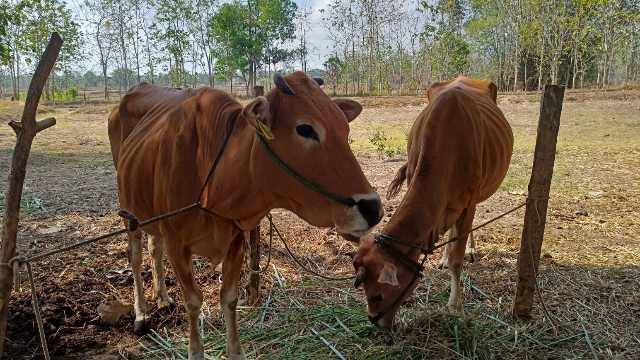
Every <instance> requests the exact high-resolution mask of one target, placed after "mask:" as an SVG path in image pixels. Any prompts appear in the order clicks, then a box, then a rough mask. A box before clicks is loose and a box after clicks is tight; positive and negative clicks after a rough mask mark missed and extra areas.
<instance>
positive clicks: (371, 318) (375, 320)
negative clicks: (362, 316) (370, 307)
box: [367, 316, 380, 326]
mask: <svg viewBox="0 0 640 360" xmlns="http://www.w3.org/2000/svg"><path fill="white" fill-rule="evenodd" d="M367 317H368V318H369V321H371V323H372V324H373V325H375V326H380V325H378V319H376V318H374V317H373V316H367Z"/></svg>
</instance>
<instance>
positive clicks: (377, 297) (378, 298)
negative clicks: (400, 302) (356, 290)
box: [369, 294, 382, 301]
mask: <svg viewBox="0 0 640 360" xmlns="http://www.w3.org/2000/svg"><path fill="white" fill-rule="evenodd" d="M369 300H371V301H382V294H378V295H376V296H374V297H372V298H370V299H369Z"/></svg>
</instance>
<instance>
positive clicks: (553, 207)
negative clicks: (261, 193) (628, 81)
mask: <svg viewBox="0 0 640 360" xmlns="http://www.w3.org/2000/svg"><path fill="white" fill-rule="evenodd" d="M538 96H539V95H535V94H523V95H501V96H500V98H501V101H500V103H501V107H502V108H503V111H504V112H505V114H506V116H507V118H508V119H509V121H510V122H511V124H512V126H513V128H514V133H516V135H517V136H516V139H523V140H522V141H523V142H522V144H523V145H522V146H521V147H520V148H519V147H518V146H519V145H518V143H517V144H516V151H515V153H514V160H513V162H512V169H511V173H512V174H513V176H514V177H515V178H516V179H517V181H515V182H514V183H513V184H512V185H510V186H509V188H503V189H501V190H499V191H498V193H496V195H495V196H494V197H492V198H491V199H490V200H488V201H487V202H485V203H484V204H482V205H480V207H479V209H478V215H477V218H476V221H475V223H476V224H479V223H480V222H482V221H484V220H488V219H490V218H492V217H494V216H496V215H498V214H499V213H501V212H503V211H505V210H508V209H510V208H512V207H515V206H516V205H518V204H520V203H521V202H522V201H523V200H524V198H525V196H526V195H525V194H526V183H527V182H528V175H527V174H528V172H529V171H530V167H531V159H532V155H531V151H532V150H531V149H530V146H529V145H527V144H530V143H531V139H532V138H533V139H535V125H536V119H537V106H538V104H537V103H536V101H537V100H533V101H530V98H537V97H538ZM566 99H567V102H566V103H565V108H564V114H563V125H562V126H563V128H562V129H561V134H560V142H561V143H562V144H559V150H558V158H557V161H556V176H555V177H554V185H553V188H552V195H551V200H550V202H549V216H548V219H547V230H546V237H545V244H544V247H543V257H542V261H541V272H540V275H539V279H538V280H539V284H540V287H541V291H542V293H543V297H544V299H545V302H546V306H547V307H548V308H549V310H550V312H551V314H552V315H553V316H555V317H557V318H559V319H564V320H567V319H578V320H584V321H585V323H586V326H587V329H589V330H591V329H594V328H598V327H607V329H609V330H607V331H608V335H606V342H607V343H610V344H612V345H610V348H609V351H611V352H612V354H614V356H613V357H621V358H624V357H626V356H625V355H624V354H629V352H628V351H629V349H636V350H640V340H638V334H640V327H639V325H638V323H637V318H638V317H639V316H640V305H639V304H640V298H639V297H638V294H640V282H638V280H637V274H638V268H639V266H640V252H639V251H638V249H639V248H640V247H639V245H640V225H638V223H637V221H636V219H637V218H638V216H640V208H639V207H638V205H637V204H638V203H639V201H640V187H639V184H640V171H638V169H639V168H640V122H639V118H638V114H639V113H640V112H639V111H638V110H640V100H638V99H640V92H638V91H635V92H633V91H622V90H621V91H611V92H606V93H605V92H569V93H568V94H567V96H566ZM358 100H359V101H360V102H361V103H362V104H363V105H364V107H365V109H367V110H365V112H364V113H363V115H362V116H363V117H367V116H371V117H374V116H375V112H376V111H378V110H377V109H372V110H368V109H369V108H396V109H397V108H405V111H406V114H404V115H407V114H409V113H411V114H413V113H415V114H416V115H417V113H419V111H420V110H421V109H422V107H423V106H424V105H425V104H426V99H424V98H420V97H380V98H378V97H364V98H359V99H358ZM17 104H18V102H11V103H10V102H0V114H2V115H3V118H11V119H16V120H17V119H19V116H20V108H19V107H18V106H17ZM50 106H55V109H54V108H53V107H49V108H48V109H47V110H46V114H42V115H41V116H42V117H43V118H44V117H48V116H55V117H56V118H58V125H56V127H54V128H52V129H49V130H47V131H44V132H43V133H41V134H39V135H38V137H37V138H36V142H35V143H34V150H33V152H32V154H31V156H30V159H29V167H28V170H27V180H26V182H25V191H24V198H25V201H24V203H23V207H24V210H23V216H22V218H21V222H20V228H19V238H18V252H19V254H20V255H22V256H32V255H36V254H40V253H43V252H46V251H50V250H52V249H57V248H60V247H63V246H67V245H71V244H74V243H75V242H77V241H81V240H85V239H88V238H91V237H94V236H97V235H101V234H104V233H107V232H110V231H113V230H117V229H120V228H121V227H122V223H121V220H120V219H119V218H118V217H117V216H116V215H115V214H116V212H117V210H118V201H117V192H116V182H115V172H114V169H113V166H112V164H111V156H110V154H109V149H108V140H107V137H106V118H107V115H108V113H109V111H110V110H111V107H112V106H113V104H111V105H109V104H107V105H97V104H91V105H90V106H87V107H81V108H75V106H77V105H76V104H73V107H69V106H66V107H64V108H63V107H62V106H59V105H50ZM381 110H382V109H381ZM411 116H413V118H415V115H411ZM518 136H520V137H518ZM583 137H584V139H583V140H581V139H582V138H583ZM13 146H14V136H13V134H12V132H11V129H9V128H8V127H5V128H2V129H0V148H1V149H2V150H1V151H0V169H2V170H1V171H2V172H3V173H4V177H5V178H6V175H7V174H8V169H9V166H10V162H11V152H12V149H13ZM358 159H359V161H360V163H361V164H362V167H363V169H364V172H365V174H366V175H367V177H368V179H369V180H370V181H371V183H372V184H373V185H374V186H375V187H377V189H378V191H379V192H380V193H384V191H385V189H386V186H387V184H389V182H390V180H391V179H392V177H393V175H394V174H395V171H396V169H397V168H398V167H399V166H400V165H401V164H402V161H403V159H401V158H395V159H391V160H380V159H379V157H378V155H376V154H358ZM5 186H6V185H5ZM401 195H402V194H401ZM401 197H402V196H398V197H397V198H395V199H393V200H390V201H385V210H386V214H387V215H386V217H385V219H384V220H383V222H382V223H381V225H379V228H381V227H382V226H384V224H385V223H386V222H387V221H388V218H389V216H391V215H392V214H393V211H394V209H395V208H396V207H397V206H398V205H399V203H400V199H401ZM2 201H4V197H2ZM581 210H586V211H587V213H588V216H583V215H579V214H577V213H578V212H579V211H581ZM273 214H274V218H275V221H276V223H277V225H278V227H279V229H280V231H281V232H283V235H284V236H285V238H286V239H289V241H290V242H291V248H292V250H293V251H294V252H295V253H296V254H300V256H301V257H302V258H303V259H304V261H305V263H307V264H309V266H311V267H312V268H314V269H315V270H319V271H321V272H323V273H326V274H328V275H340V274H347V273H350V272H351V271H352V270H351V267H350V264H349V261H348V259H346V258H345V257H344V256H343V255H342V254H343V253H344V252H345V251H348V250H351V249H353V245H352V244H351V243H348V242H346V241H344V240H343V239H341V238H340V237H339V236H338V235H337V234H336V233H335V231H333V230H332V229H317V228H313V227H311V226H309V225H307V224H306V223H304V222H303V221H301V220H299V219H297V218H296V217H295V216H294V215H292V214H290V213H288V212H286V211H282V210H275V211H274V212H273ZM523 214H524V212H523V210H519V211H518V212H516V213H514V214H511V215H509V216H507V217H506V218H504V219H503V220H500V221H499V222H497V223H494V224H492V225H490V226H489V227H487V228H484V229H481V230H480V231H478V232H477V234H476V238H477V241H478V250H479V252H480V253H481V259H480V260H479V261H478V262H477V263H476V264H474V265H473V266H471V268H470V269H471V270H472V271H473V278H474V282H475V285H476V286H477V287H479V288H480V289H482V290H483V291H484V292H485V293H487V294H488V295H489V296H490V297H491V299H492V300H491V301H494V302H495V303H499V304H502V305H501V306H503V307H504V311H505V313H508V312H509V311H510V306H511V303H512V299H513V293H514V288H515V264H516V261H517V255H518V250H519V238H520V235H521V231H522V230H521V229H522V218H523ZM266 231H267V226H266V222H263V226H262V232H263V239H264V238H267V234H266ZM261 250H262V252H263V254H266V251H267V244H266V243H265V241H264V240H263V243H262V249H261ZM439 256H440V254H436V255H435V256H433V257H431V258H430V259H429V261H428V263H429V264H427V267H429V266H428V265H431V268H433V267H434V266H435V264H436V263H437V261H438V260H439ZM145 259H146V257H145ZM145 261H146V260H145ZM264 261H266V258H264V257H263V262H264ZM272 262H273V264H274V265H275V266H276V268H277V269H278V272H279V275H280V276H281V277H282V278H284V279H289V280H290V281H295V280H300V279H311V278H313V277H311V276H310V275H308V274H306V273H304V272H302V271H301V270H300V269H299V268H298V267H297V266H296V265H295V263H294V262H293V261H292V260H291V259H290V258H289V256H288V255H287V254H286V252H285V250H284V248H283V247H282V246H281V244H278V243H275V242H274V249H273V260H272ZM145 264H146V262H145ZM165 265H166V266H167V267H168V266H169V264H168V262H167V261H166V260H165ZM33 267H34V269H33V270H34V275H35V279H36V289H37V295H38V298H39V304H40V306H41V311H42V316H43V318H44V321H45V332H46V336H47V342H48V347H49V350H50V352H51V354H52V355H53V357H54V358H58V359H85V358H97V359H117V358H120V356H121V355H120V354H122V356H123V357H124V356H128V357H130V356H132V355H135V354H138V353H140V352H141V351H143V350H142V348H141V347H140V345H139V342H140V341H143V342H148V340H145V339H142V338H140V337H138V336H135V335H134V334H133V327H132V324H133V314H132V313H129V314H126V315H125V316H123V317H121V318H120V320H119V321H118V322H117V323H116V324H115V325H113V326H108V325H105V324H102V323H100V321H99V320H98V318H97V313H96V308H97V306H98V305H99V304H101V303H109V302H111V301H113V300H115V299H122V300H124V301H126V302H129V303H132V302H133V294H132V286H131V284H132V277H131V272H130V271H129V270H128V269H129V267H128V264H127V260H126V253H125V238H124V236H118V237H114V238H110V239H107V240H103V241H101V242H97V243H94V244H93V245H90V246H84V247H82V248H79V249H76V250H73V251H70V252H66V253H62V254H58V255H55V256H52V257H50V258H47V259H44V260H42V261H40V262H37V263H35V264H34V265H33ZM143 269H144V270H143V277H144V279H145V288H146V289H147V290H148V292H147V295H148V296H147V299H151V296H150V295H151V294H150V286H151V273H150V271H149V267H148V265H144V266H143ZM195 269H196V270H195V272H196V273H197V274H198V275H197V279H198V283H199V284H200V286H201V287H202V288H203V290H204V293H205V305H204V306H203V310H204V312H205V314H207V324H208V326H213V327H217V328H218V329H221V328H222V327H223V326H224V325H223V321H222V317H221V314H220V311H219V305H218V302H217V288H218V285H219V272H218V271H217V270H216V269H215V267H214V266H212V265H211V264H210V263H209V262H208V261H206V260H203V259H200V258H197V259H196V260H195ZM433 271H435V270H433ZM247 278H248V274H247V273H246V272H245V273H243V278H242V284H244V283H245V282H246V279H247ZM262 280H263V284H264V285H263V289H266V288H268V287H269V286H271V284H273V283H274V282H276V281H277V279H276V278H275V276H274V275H273V273H269V274H267V275H265V276H263V279H262ZM167 286H168V290H169V293H170V295H171V296H172V297H173V299H175V300H176V301H177V303H178V307H177V309H176V310H174V311H173V312H172V313H171V314H164V313H159V312H157V309H156V306H155V304H154V303H153V302H151V301H150V302H149V305H150V310H151V314H152V317H153V320H154V323H155V328H156V329H166V330H167V331H168V332H169V333H172V334H177V336H186V316H185V312H184V309H183V307H182V306H181V304H182V301H181V296H180V292H179V289H178V286H177V284H176V281H175V277H174V276H173V274H172V272H171V269H168V271H167ZM440 286H446V284H441V285H440ZM22 289H23V290H22V291H21V292H18V293H14V294H13V295H12V299H11V305H10V309H9V320H8V327H7V340H6V346H5V349H4V353H5V354H6V355H5V356H6V358H11V359H31V358H41V357H42V351H41V349H40V345H39V337H38V331H37V327H36V324H35V316H34V314H33V307H32V304H31V292H30V290H29V285H28V282H27V281H26V273H25V274H24V275H23V278H22ZM264 295H265V294H263V296H264ZM243 297H244V292H242V293H241V298H243ZM536 301H537V300H536ZM534 316H535V317H536V318H540V319H544V314H543V312H542V310H541V309H540V306H536V310H535V314H534ZM607 324H608V325H607ZM602 336H604V335H602ZM634 338H635V340H634ZM616 346H617V347H616ZM615 354H623V355H622V356H615Z"/></svg>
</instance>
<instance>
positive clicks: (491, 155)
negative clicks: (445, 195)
mask: <svg viewBox="0 0 640 360" xmlns="http://www.w3.org/2000/svg"><path fill="white" fill-rule="evenodd" d="M453 88H458V89H460V90H462V92H463V93H464V95H465V96H468V97H469V98H471V99H472V100H473V102H474V103H475V106H477V109H478V110H479V115H480V116H479V117H477V121H479V122H480V125H481V128H482V131H481V132H479V134H478V135H481V137H482V139H478V140H480V141H482V171H481V176H482V180H481V186H480V192H479V194H478V202H481V201H484V200H486V199H488V198H489V197H490V196H491V195H492V194H493V193H495V192H496V191H497V190H498V188H499V187H500V184H502V180H503V179H504V177H505V176H506V174H507V171H508V169H509V164H510V162H511V155H512V152H513V132H512V130H511V126H510V125H509V122H508V121H507V120H506V118H505V117H504V114H503V113H502V111H501V110H500V108H498V105H497V103H496V100H497V90H498V89H497V87H496V85H495V84H494V83H493V82H491V81H490V80H475V79H470V78H467V77H462V76H461V77H458V78H456V79H454V80H452V81H448V82H444V83H436V84H434V85H433V86H432V87H430V88H429V92H428V97H429V101H432V98H434V97H437V96H438V95H439V94H440V93H441V92H446V91H451V89H453Z"/></svg>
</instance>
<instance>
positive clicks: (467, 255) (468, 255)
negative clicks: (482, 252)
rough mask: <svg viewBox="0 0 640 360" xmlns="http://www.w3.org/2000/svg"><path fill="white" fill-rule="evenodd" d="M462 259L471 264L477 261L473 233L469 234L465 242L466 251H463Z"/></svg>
mask: <svg viewBox="0 0 640 360" xmlns="http://www.w3.org/2000/svg"><path fill="white" fill-rule="evenodd" d="M464 259H465V260H467V261H468V262H470V263H472V262H475V261H476V259H478V252H477V251H476V241H475V239H474V238H473V232H470V233H469V241H468V242H467V249H466V250H465V251H464Z"/></svg>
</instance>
